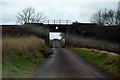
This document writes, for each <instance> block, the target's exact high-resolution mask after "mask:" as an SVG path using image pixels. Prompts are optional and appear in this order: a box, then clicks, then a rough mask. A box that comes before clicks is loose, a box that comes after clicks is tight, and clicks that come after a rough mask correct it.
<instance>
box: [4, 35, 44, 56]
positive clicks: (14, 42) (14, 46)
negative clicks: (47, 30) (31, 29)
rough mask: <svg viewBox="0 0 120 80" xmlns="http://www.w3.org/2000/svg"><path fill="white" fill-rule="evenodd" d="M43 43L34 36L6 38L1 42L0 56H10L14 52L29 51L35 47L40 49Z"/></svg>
mask: <svg viewBox="0 0 120 80" xmlns="http://www.w3.org/2000/svg"><path fill="white" fill-rule="evenodd" d="M44 44H45V43H44V41H43V40H42V39H40V38H37V37H35V36H29V37H7V38H4V39H3V40H2V47H3V48H2V50H3V51H2V54H3V57H5V56H7V54H12V53H14V52H16V51H19V52H21V53H22V52H23V53H24V52H26V51H29V50H34V49H35V48H36V47H42V46H43V45H44Z"/></svg>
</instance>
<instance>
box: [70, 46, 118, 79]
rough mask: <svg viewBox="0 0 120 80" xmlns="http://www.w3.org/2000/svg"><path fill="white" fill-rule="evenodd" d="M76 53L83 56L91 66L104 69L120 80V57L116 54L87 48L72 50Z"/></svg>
mask: <svg viewBox="0 0 120 80" xmlns="http://www.w3.org/2000/svg"><path fill="white" fill-rule="evenodd" d="M71 49H72V50H74V51H75V52H76V53H78V54H79V55H81V56H82V57H83V58H85V59H86V60H87V61H89V62H90V63H91V64H94V65H96V66H97V67H98V68H100V69H102V70H103V71H105V72H106V73H108V74H110V75H111V76H113V77H115V78H120V74H119V72H120V70H119V68H120V63H119V59H120V56H119V55H118V54H115V53H110V52H106V51H99V50H95V49H85V48H71Z"/></svg>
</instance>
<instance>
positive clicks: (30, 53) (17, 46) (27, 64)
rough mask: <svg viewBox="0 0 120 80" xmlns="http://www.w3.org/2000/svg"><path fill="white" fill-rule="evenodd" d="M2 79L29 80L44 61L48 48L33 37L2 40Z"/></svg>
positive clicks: (40, 40)
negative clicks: (17, 79) (21, 79)
mask: <svg viewBox="0 0 120 80" xmlns="http://www.w3.org/2000/svg"><path fill="white" fill-rule="evenodd" d="M2 48H3V49H2V54H3V55H2V56H3V59H2V63H3V65H2V77H3V78H29V77H31V75H32V73H33V72H34V71H35V69H36V68H37V67H38V65H39V64H40V63H41V62H42V61H43V60H44V56H43V54H47V53H48V51H49V48H48V47H47V46H46V45H45V43H44V41H43V40H42V39H40V38H37V37H35V36H25V37H7V38H4V39H2Z"/></svg>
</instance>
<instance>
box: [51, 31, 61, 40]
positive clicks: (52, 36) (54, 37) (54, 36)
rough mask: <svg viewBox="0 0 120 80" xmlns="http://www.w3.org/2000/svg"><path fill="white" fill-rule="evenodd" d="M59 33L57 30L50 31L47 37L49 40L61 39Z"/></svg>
mask: <svg viewBox="0 0 120 80" xmlns="http://www.w3.org/2000/svg"><path fill="white" fill-rule="evenodd" d="M60 34H61V33H59V32H50V33H49V38H50V40H53V39H61V36H60Z"/></svg>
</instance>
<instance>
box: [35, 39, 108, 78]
mask: <svg viewBox="0 0 120 80" xmlns="http://www.w3.org/2000/svg"><path fill="white" fill-rule="evenodd" d="M52 50H53V55H52V57H51V58H47V59H46V60H45V61H44V62H43V64H42V65H40V67H39V69H38V70H37V71H36V72H35V74H34V75H33V78H110V76H108V75H107V74H105V73H104V72H102V71H101V70H99V69H98V68H96V67H95V66H93V65H91V64H89V63H88V62H86V61H85V60H84V59H83V58H82V57H81V56H79V55H78V54H76V53H74V52H73V51H72V50H69V49H66V48H60V44H59V42H58V41H53V48H52Z"/></svg>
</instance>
